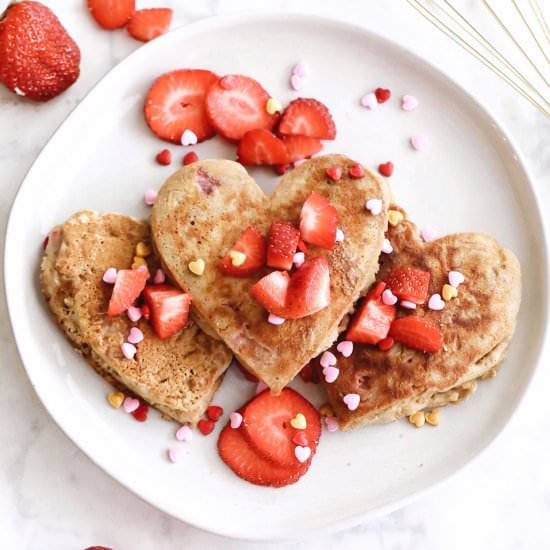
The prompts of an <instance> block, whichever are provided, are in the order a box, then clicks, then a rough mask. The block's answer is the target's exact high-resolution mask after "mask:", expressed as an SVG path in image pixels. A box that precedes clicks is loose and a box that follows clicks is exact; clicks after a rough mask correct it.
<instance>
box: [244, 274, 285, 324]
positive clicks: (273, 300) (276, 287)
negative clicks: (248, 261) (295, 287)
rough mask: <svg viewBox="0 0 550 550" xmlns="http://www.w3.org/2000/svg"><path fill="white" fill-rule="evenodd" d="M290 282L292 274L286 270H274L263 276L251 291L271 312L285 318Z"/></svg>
mask: <svg viewBox="0 0 550 550" xmlns="http://www.w3.org/2000/svg"><path fill="white" fill-rule="evenodd" d="M289 283H290V276H289V274H288V273H287V272H286V271H272V272H271V273H270V274H269V275H266V276H265V277H262V278H261V279H260V280H259V281H258V282H257V283H256V284H255V285H254V286H253V287H252V288H251V289H250V293H251V294H252V296H254V298H256V300H257V301H258V302H259V303H260V304H261V305H262V306H263V307H264V308H265V309H267V311H269V313H273V315H277V316H278V317H282V318H283V319H284V318H286V311H285V307H286V296H287V292H288V286H289Z"/></svg>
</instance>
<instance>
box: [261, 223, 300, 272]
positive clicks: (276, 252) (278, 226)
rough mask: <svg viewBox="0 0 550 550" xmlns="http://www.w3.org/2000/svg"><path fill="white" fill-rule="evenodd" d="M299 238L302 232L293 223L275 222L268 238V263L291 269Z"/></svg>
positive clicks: (270, 265)
mask: <svg viewBox="0 0 550 550" xmlns="http://www.w3.org/2000/svg"><path fill="white" fill-rule="evenodd" d="M299 240H300V232H299V231H298V230H297V229H296V228H295V227H294V226H293V225H292V224H291V223H289V222H285V221H278V222H273V223H272V224H271V228H270V229H269V235H268V238H267V265H268V266H269V267H274V268H276V269H290V268H291V267H292V260H293V259H294V254H296V248H297V247H298V241H299Z"/></svg>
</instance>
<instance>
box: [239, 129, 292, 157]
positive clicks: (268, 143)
mask: <svg viewBox="0 0 550 550" xmlns="http://www.w3.org/2000/svg"><path fill="white" fill-rule="evenodd" d="M237 159H238V161H239V162H240V163H241V164H244V165H245V166H250V165H268V166H271V165H273V164H286V163H288V162H289V160H288V152H287V149H286V147H285V144H284V143H283V141H282V140H280V139H279V138H278V137H277V136H276V135H275V134H272V133H271V132H270V131H269V130H264V129H262V128H259V129H256V130H249V131H248V132H246V134H245V135H244V136H243V137H242V139H241V141H240V142H239V147H238V148H237Z"/></svg>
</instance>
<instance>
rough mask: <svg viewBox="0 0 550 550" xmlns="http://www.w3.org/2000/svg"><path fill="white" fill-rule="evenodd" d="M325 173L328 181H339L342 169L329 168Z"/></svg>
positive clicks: (336, 167)
mask: <svg viewBox="0 0 550 550" xmlns="http://www.w3.org/2000/svg"><path fill="white" fill-rule="evenodd" d="M325 173H326V175H327V177H328V179H329V180H331V181H340V180H341V179H342V168H340V166H329V167H328V168H327V169H326V170H325Z"/></svg>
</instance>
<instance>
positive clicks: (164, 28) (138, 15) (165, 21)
mask: <svg viewBox="0 0 550 550" xmlns="http://www.w3.org/2000/svg"><path fill="white" fill-rule="evenodd" d="M171 22H172V10H171V9H170V8H148V9H144V10H138V11H136V12H135V13H134V15H132V18H131V19H130V22H129V23H128V33H129V34H130V36H131V37H132V38H135V39H136V40H140V41H141V42H149V40H153V38H157V37H158V36H160V35H161V34H164V33H166V32H168V31H169V29H170V23H171Z"/></svg>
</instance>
